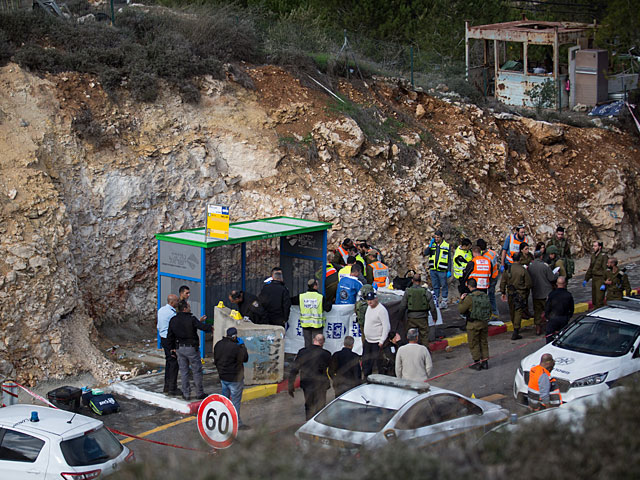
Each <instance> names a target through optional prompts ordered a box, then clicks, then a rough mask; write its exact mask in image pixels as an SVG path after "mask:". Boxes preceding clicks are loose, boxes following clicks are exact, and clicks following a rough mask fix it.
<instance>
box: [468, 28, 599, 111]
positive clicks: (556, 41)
mask: <svg viewBox="0 0 640 480" xmlns="http://www.w3.org/2000/svg"><path fill="white" fill-rule="evenodd" d="M595 28H596V25H595V24H586V23H569V22H543V21H533V20H527V19H526V18H525V19H523V20H519V21H514V22H505V23H495V24H490V25H479V26H476V27H472V26H470V25H469V22H466V23H465V62H466V76H467V80H468V81H471V82H472V83H474V84H475V85H476V86H478V87H479V88H480V89H481V90H482V91H483V93H484V94H485V95H489V94H491V92H492V91H493V93H494V95H495V98H496V99H497V100H499V101H500V102H502V103H505V104H508V105H516V106H529V107H531V106H536V104H535V100H534V99H533V98H532V97H531V96H530V95H529V94H530V93H531V92H536V91H538V92H539V91H540V88H541V87H542V86H543V85H545V84H548V83H549V82H552V84H553V87H554V95H555V100H554V101H553V102H552V103H553V105H551V106H554V107H556V108H558V109H561V108H563V107H566V106H568V105H569V89H567V88H566V87H565V85H566V80H567V78H569V76H570V73H571V72H570V71H569V66H570V65H571V64H572V62H571V58H572V55H573V56H575V51H576V50H579V49H580V48H587V47H588V45H589V41H590V39H592V38H593V32H594V30H595ZM474 39H475V40H482V41H483V57H482V65H478V66H472V65H471V55H470V53H471V43H470V42H471V40H474ZM490 42H493V51H491V45H490ZM509 42H511V43H519V44H520V51H519V54H520V59H521V60H519V61H512V62H507V53H506V50H507V49H506V45H507V43H509ZM530 45H546V46H551V47H552V50H553V54H552V55H550V56H549V57H550V58H548V60H549V64H551V62H552V66H551V65H549V67H550V68H543V67H540V66H538V67H535V68H533V67H532V65H531V62H530V61H529V46H530ZM563 45H571V47H569V48H568V58H567V59H566V60H565V59H564V58H563V59H562V60H563V61H562V62H561V57H560V50H561V46H563Z"/></svg>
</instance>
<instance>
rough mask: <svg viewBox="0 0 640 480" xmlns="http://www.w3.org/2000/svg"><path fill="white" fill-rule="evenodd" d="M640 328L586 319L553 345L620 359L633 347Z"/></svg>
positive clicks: (573, 326)
mask: <svg viewBox="0 0 640 480" xmlns="http://www.w3.org/2000/svg"><path fill="white" fill-rule="evenodd" d="M639 333H640V327H638V326H635V325H631V324H629V323H623V322H615V321H611V320H605V319H602V318H589V317H586V318H584V319H582V320H580V321H579V322H577V323H575V324H574V325H572V326H571V327H569V328H568V329H567V330H565V332H564V333H563V334H562V335H561V336H560V338H558V340H556V341H555V342H554V343H553V344H554V345H555V346H556V347H560V348H566V349H567V350H573V351H576V352H583V353H589V354H592V355H601V356H604V357H620V356H622V355H624V354H626V353H627V352H628V351H629V349H630V348H631V347H632V346H633V344H634V342H635V340H636V338H638V334H639Z"/></svg>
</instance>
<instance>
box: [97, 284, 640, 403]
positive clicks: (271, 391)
mask: <svg viewBox="0 0 640 480" xmlns="http://www.w3.org/2000/svg"><path fill="white" fill-rule="evenodd" d="M638 290H640V289H634V290H632V293H635V294H637V293H638ZM592 309H593V304H592V303H591V301H589V302H580V303H576V304H575V306H574V312H575V313H584V312H587V311H589V310H592ZM533 324H534V323H533V319H532V318H529V319H526V320H522V322H521V326H523V327H530V326H532V325H533ZM512 331H513V324H512V323H511V322H505V323H504V324H503V325H490V326H489V336H490V337H493V336H495V335H500V334H503V333H507V332H512ZM468 342H469V338H468V337H467V334H466V333H462V334H459V335H454V336H453V337H449V338H445V339H442V340H437V341H435V342H430V343H429V350H430V351H432V352H437V351H442V350H447V349H450V348H453V347H459V346H460V345H464V344H466V343H468ZM288 386H289V382H288V381H287V380H283V381H282V382H279V383H270V384H267V385H256V386H252V387H247V388H245V389H244V390H243V392H242V401H243V402H248V401H250V400H256V399H258V398H266V397H270V396H272V395H276V394H278V393H281V392H285V391H287V390H288ZM295 388H300V379H299V378H296V382H295ZM110 390H111V391H113V392H117V393H121V394H125V395H127V396H131V397H134V398H138V399H140V400H143V401H146V402H147V403H151V404H155V405H158V406H162V407H164V408H171V409H172V410H176V411H178V412H180V413H186V414H190V415H195V414H196V413H198V408H199V407H200V403H201V401H197V402H186V401H184V400H180V399H173V398H167V397H166V396H165V395H162V394H159V393H154V392H148V391H145V390H143V389H140V388H138V387H135V386H133V385H127V386H125V384H124V383H122V382H121V383H119V384H114V385H112V386H111V387H110ZM134 390H135V391H134ZM168 403H169V404H170V405H169V404H168Z"/></svg>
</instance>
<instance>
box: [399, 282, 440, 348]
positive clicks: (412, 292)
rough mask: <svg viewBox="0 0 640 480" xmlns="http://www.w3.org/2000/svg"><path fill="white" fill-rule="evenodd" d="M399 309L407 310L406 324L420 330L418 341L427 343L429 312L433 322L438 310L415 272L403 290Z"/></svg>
mask: <svg viewBox="0 0 640 480" xmlns="http://www.w3.org/2000/svg"><path fill="white" fill-rule="evenodd" d="M400 309H401V310H406V312H407V326H408V327H409V328H417V329H418V332H420V343H422V345H424V346H425V347H426V346H428V345H429V312H431V317H432V318H433V322H434V323H435V322H437V321H438V311H437V310H436V304H435V302H434V301H433V295H431V292H430V291H429V290H427V289H426V288H425V287H423V286H422V278H421V277H420V274H419V273H416V274H415V275H414V276H413V279H412V280H411V286H410V287H409V288H407V289H406V290H405V291H404V295H403V296H402V301H401V302H400Z"/></svg>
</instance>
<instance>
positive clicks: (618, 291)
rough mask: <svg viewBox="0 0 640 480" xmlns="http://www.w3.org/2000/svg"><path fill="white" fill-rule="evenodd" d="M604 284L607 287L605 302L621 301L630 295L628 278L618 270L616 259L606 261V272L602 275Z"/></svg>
mask: <svg viewBox="0 0 640 480" xmlns="http://www.w3.org/2000/svg"><path fill="white" fill-rule="evenodd" d="M604 278H605V280H604V284H605V285H606V286H607V290H606V294H607V301H609V300H622V297H624V296H625V295H627V296H629V295H631V284H630V283H629V277H628V276H627V274H626V273H625V272H624V270H623V271H620V269H619V268H618V259H617V258H615V257H611V258H610V259H609V260H608V261H607V272H606V273H605V275H604Z"/></svg>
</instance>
